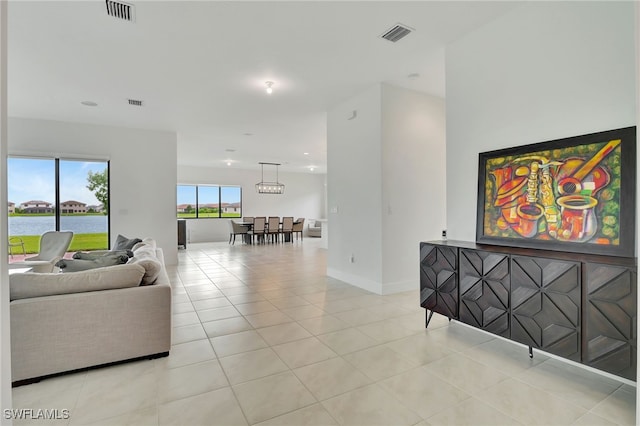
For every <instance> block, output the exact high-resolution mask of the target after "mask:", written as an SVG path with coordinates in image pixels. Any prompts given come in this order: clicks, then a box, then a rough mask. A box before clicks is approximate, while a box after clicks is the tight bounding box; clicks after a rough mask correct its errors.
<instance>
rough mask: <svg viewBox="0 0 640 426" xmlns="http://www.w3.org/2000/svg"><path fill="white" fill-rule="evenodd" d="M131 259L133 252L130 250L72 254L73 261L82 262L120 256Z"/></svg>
mask: <svg viewBox="0 0 640 426" xmlns="http://www.w3.org/2000/svg"><path fill="white" fill-rule="evenodd" d="M122 255H125V256H127V257H133V251H131V250H111V251H104V250H97V251H79V252H76V253H74V254H73V258H74V259H82V260H94V259H99V258H101V257H104V256H122Z"/></svg>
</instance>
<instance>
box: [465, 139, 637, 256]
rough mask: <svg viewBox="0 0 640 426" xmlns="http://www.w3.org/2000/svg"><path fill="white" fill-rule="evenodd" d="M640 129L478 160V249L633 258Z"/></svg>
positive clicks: (560, 141) (535, 146) (556, 142)
mask: <svg viewBox="0 0 640 426" xmlns="http://www.w3.org/2000/svg"><path fill="white" fill-rule="evenodd" d="M635 143H636V129H635V127H628V128H624V129H617V130H610V131H606V132H600V133H594V134H589V135H583V136H576V137H571V138H565V139H558V140H554V141H548V142H542V143H536V144H532V145H525V146H519V147H514V148H509V149H504V150H499V151H492V152H485V153H481V154H480V164H479V178H478V223H477V230H476V232H477V236H476V240H477V242H478V243H487V244H497V245H512V246H516V247H531V248H541V249H550V250H563V251H573V252H579V253H592V254H606V255H615V256H625V257H633V256H634V255H635V193H636V177H635V175H636V151H635Z"/></svg>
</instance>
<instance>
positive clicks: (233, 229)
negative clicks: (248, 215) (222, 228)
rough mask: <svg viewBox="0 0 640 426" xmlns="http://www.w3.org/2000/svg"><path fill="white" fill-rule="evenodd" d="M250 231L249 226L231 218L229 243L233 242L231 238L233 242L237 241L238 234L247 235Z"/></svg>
mask: <svg viewBox="0 0 640 426" xmlns="http://www.w3.org/2000/svg"><path fill="white" fill-rule="evenodd" d="M248 233H249V227H248V226H244V225H240V224H239V223H236V222H235V221H233V220H231V219H229V244H231V240H232V239H233V244H235V243H236V235H243V236H244V235H247V234H248Z"/></svg>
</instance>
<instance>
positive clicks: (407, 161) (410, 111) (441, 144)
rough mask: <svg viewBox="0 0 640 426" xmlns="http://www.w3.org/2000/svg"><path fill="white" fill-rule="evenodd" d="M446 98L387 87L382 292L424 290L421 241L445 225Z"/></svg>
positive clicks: (436, 234)
mask: <svg viewBox="0 0 640 426" xmlns="http://www.w3.org/2000/svg"><path fill="white" fill-rule="evenodd" d="M445 139H446V135H445V102H444V99H441V98H437V97H434V96H428V95H425V94H423V93H419V92H415V91H412V90H407V89H401V88H398V87H394V86H389V85H384V84H383V85H382V242H383V244H382V259H383V267H382V283H383V289H382V292H383V293H385V294H386V293H394V292H396V291H405V290H415V289H416V288H419V283H420V271H419V268H418V267H416V265H417V264H418V262H419V259H420V254H419V249H418V248H419V243H420V241H429V240H434V239H440V238H441V235H442V230H443V229H445V228H446V182H445V163H446V148H445Z"/></svg>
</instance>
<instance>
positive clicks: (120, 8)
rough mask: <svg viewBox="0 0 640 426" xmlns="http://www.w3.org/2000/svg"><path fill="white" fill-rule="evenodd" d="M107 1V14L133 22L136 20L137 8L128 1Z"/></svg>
mask: <svg viewBox="0 0 640 426" xmlns="http://www.w3.org/2000/svg"><path fill="white" fill-rule="evenodd" d="M105 1H106V3H107V15H109V16H113V17H114V18H118V19H124V20H125V21H129V22H133V21H134V20H135V11H136V10H135V8H134V7H133V6H132V5H130V4H127V3H122V2H119V1H113V0H105Z"/></svg>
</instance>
